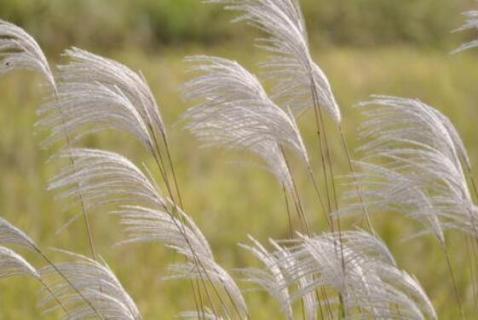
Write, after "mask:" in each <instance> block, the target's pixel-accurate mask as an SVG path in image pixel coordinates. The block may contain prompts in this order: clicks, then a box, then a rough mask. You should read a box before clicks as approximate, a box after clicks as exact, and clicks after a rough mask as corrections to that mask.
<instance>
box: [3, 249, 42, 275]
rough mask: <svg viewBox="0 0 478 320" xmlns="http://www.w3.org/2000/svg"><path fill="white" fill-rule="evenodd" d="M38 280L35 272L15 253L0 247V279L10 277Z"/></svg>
mask: <svg viewBox="0 0 478 320" xmlns="http://www.w3.org/2000/svg"><path fill="white" fill-rule="evenodd" d="M18 275H22V276H31V277H34V278H39V277H40V275H39V274H38V272H37V270H36V269H35V268H34V267H33V266H32V265H30V264H29V263H28V262H27V261H26V260H25V259H24V258H23V257H22V256H20V255H19V254H17V253H16V252H15V251H13V250H10V249H8V248H5V247H2V246H0V278H8V277H12V276H18Z"/></svg>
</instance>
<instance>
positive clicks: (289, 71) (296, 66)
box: [206, 0, 342, 123]
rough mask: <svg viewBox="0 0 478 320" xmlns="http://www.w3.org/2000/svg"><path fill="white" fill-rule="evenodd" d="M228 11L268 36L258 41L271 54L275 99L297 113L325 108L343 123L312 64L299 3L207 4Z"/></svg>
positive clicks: (238, 0) (225, 0) (239, 0)
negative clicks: (237, 14) (235, 13)
mask: <svg viewBox="0 0 478 320" xmlns="http://www.w3.org/2000/svg"><path fill="white" fill-rule="evenodd" d="M206 2H209V3H221V4H224V5H225V8H226V9H228V10H233V11H238V12H241V13H242V15H241V16H239V17H238V18H237V19H236V20H235V21H245V22H247V23H249V24H251V25H253V26H255V27H256V28H258V29H259V30H261V31H264V32H265V33H266V34H268V35H269V38H267V39H259V43H260V46H261V47H262V48H264V49H265V50H266V51H268V52H269V53H270V54H271V58H270V60H269V61H268V62H267V63H265V64H264V67H265V69H266V71H267V72H268V74H269V77H270V78H272V79H274V80H275V83H276V85H275V89H274V92H275V98H277V99H279V100H280V101H281V102H282V103H283V105H284V106H291V107H292V108H294V109H295V111H296V112H301V111H303V110H304V109H306V108H310V107H312V106H314V107H317V108H318V107H321V108H324V109H325V110H326V111H327V112H328V113H329V114H330V116H331V117H332V119H333V120H334V121H335V122H336V123H340V122H341V121H342V116H341V112H340V108H339V106H338V104H337V102H336V100H335V96H334V94H333V92H332V88H331V86H330V83H329V80H328V79H327V77H326V75H325V73H324V72H323V71H322V70H321V68H320V67H319V66H318V65H317V64H316V63H315V62H314V61H313V59H312V57H311V54H310V50H309V43H308V36H307V30H306V27H305V22H304V18H303V15H302V12H301V9H300V7H299V4H298V2H297V1H296V0H279V1H277V0H208V1H206Z"/></svg>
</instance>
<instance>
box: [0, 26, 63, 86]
mask: <svg viewBox="0 0 478 320" xmlns="http://www.w3.org/2000/svg"><path fill="white" fill-rule="evenodd" d="M0 60H1V62H0V74H4V73H7V72H10V71H12V70H17V69H26V70H32V71H36V72H39V73H40V74H41V75H42V76H44V77H45V79H46V80H47V82H48V84H49V85H50V86H51V88H53V89H54V90H56V84H55V79H54V77H53V73H52V72H51V69H50V66H49V64H48V61H47V59H46V57H45V55H44V53H43V51H42V50H41V48H40V46H39V45H38V43H37V42H36V41H35V39H33V37H32V36H31V35H29V34H28V33H27V32H26V31H25V30H23V29H22V28H20V27H18V26H16V25H14V24H13V23H10V22H7V21H3V20H0Z"/></svg>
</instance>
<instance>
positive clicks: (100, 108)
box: [38, 48, 166, 152]
mask: <svg viewBox="0 0 478 320" xmlns="http://www.w3.org/2000/svg"><path fill="white" fill-rule="evenodd" d="M65 55H66V56H67V57H69V58H70V59H71V60H72V61H71V62H70V63H69V64H66V65H63V66H60V67H59V70H60V73H59V79H60V81H61V82H60V85H59V88H58V91H59V93H58V96H57V97H56V98H55V99H54V100H52V101H50V102H48V103H46V104H45V105H43V106H42V107H41V108H40V110H39V114H40V116H41V119H40V121H39V122H38V123H39V125H43V126H47V127H50V128H52V135H51V137H50V139H49V141H48V142H54V141H56V140H58V139H61V138H63V136H64V133H65V132H66V133H67V134H69V135H70V136H71V138H72V139H73V140H77V139H80V138H82V137H83V136H84V135H86V134H88V133H93V132H97V131H101V130H105V129H112V128H114V129H117V130H119V131H125V132H129V133H130V134H132V135H133V136H134V137H136V138H137V139H138V140H140V141H141V142H142V143H143V144H144V145H145V146H146V148H147V149H148V150H149V151H151V152H153V151H152V150H153V149H154V148H156V144H157V142H156V141H155V138H158V137H159V136H161V135H165V134H166V129H165V126H164V123H163V120H162V118H161V115H160V113H159V109H158V106H157V104H156V101H155V99H154V96H153V94H152V92H151V90H150V88H149V87H148V85H147V83H146V81H145V79H144V77H143V76H142V75H141V74H137V73H135V72H133V71H132V70H130V69H129V68H127V67H126V66H124V65H122V64H120V63H118V62H116V61H113V60H110V59H106V58H103V57H100V56H98V55H95V54H92V53H90V52H87V51H84V50H80V49H76V48H73V49H70V50H67V51H66V53H65Z"/></svg>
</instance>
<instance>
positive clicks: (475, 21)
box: [452, 10, 478, 53]
mask: <svg viewBox="0 0 478 320" xmlns="http://www.w3.org/2000/svg"><path fill="white" fill-rule="evenodd" d="M463 15H464V16H465V18H466V21H465V24H464V25H463V26H461V27H460V28H458V29H456V30H455V31H466V30H473V29H478V10H472V11H467V12H465V13H463ZM476 47H478V39H476V40H472V41H469V42H466V43H464V44H462V45H461V46H460V47H458V48H457V49H455V50H454V51H453V52H452V53H459V52H462V51H465V50H468V49H474V48H476Z"/></svg>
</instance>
